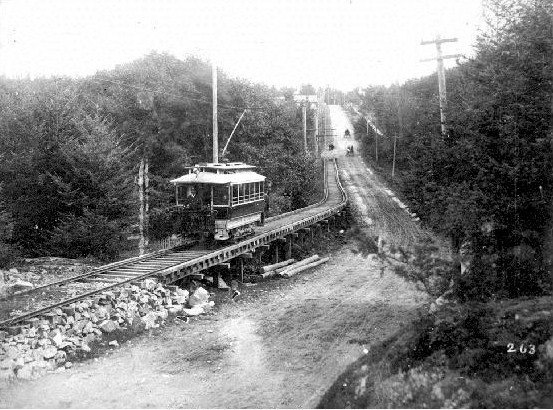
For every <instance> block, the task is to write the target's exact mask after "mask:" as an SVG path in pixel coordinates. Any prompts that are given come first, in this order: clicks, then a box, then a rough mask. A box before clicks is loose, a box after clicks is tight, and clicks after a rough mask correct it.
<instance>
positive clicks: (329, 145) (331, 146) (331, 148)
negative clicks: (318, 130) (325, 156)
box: [328, 143, 334, 151]
mask: <svg viewBox="0 0 553 410" xmlns="http://www.w3.org/2000/svg"><path fill="white" fill-rule="evenodd" d="M328 149H329V151H332V150H333V149H334V144H332V143H330V144H328Z"/></svg>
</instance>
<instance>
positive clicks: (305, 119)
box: [301, 101, 307, 154]
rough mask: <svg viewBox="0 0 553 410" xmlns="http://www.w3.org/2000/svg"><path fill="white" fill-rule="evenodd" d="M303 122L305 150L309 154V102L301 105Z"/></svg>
mask: <svg viewBox="0 0 553 410" xmlns="http://www.w3.org/2000/svg"><path fill="white" fill-rule="evenodd" d="M301 113H302V117H303V118H302V120H303V121H302V122H303V148H304V150H305V153H306V154H307V101H305V102H304V103H303V104H302V105H301Z"/></svg>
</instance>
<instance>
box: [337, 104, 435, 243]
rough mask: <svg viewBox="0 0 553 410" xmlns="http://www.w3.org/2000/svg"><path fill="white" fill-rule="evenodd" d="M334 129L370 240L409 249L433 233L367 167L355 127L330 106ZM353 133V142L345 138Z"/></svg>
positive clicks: (354, 205) (354, 203)
mask: <svg viewBox="0 0 553 410" xmlns="http://www.w3.org/2000/svg"><path fill="white" fill-rule="evenodd" d="M329 111H330V117H331V121H332V127H333V128H334V130H335V131H334V132H335V134H336V135H337V137H335V139H334V145H335V146H336V151H337V154H338V163H339V166H340V176H341V179H342V183H343V185H344V187H345V188H346V190H347V192H348V195H349V199H350V205H351V207H352V208H353V210H354V212H355V213H356V215H357V220H358V222H359V224H360V225H361V226H362V227H363V228H364V230H365V231H366V233H367V234H369V235H370V236H375V237H376V236H380V237H381V238H382V239H384V241H385V242H386V243H388V244H390V245H392V244H393V245H397V246H402V247H404V248H409V247H410V246H412V245H413V244H415V243H416V242H417V241H419V240H421V239H422V238H425V237H428V236H429V233H428V232H426V231H425V230H424V229H422V228H421V226H420V224H419V223H418V221H417V220H416V219H415V218H414V217H413V216H412V215H411V213H410V212H409V210H408V208H407V206H406V205H405V204H403V203H402V202H401V201H400V200H399V198H397V197H396V196H395V194H394V193H393V192H392V191H390V190H389V189H388V188H387V187H386V186H385V185H384V184H383V183H382V181H381V180H380V178H379V177H378V176H377V175H376V174H374V173H373V171H372V170H371V169H370V168H369V167H368V166H367V165H366V164H365V163H364V161H363V160H362V159H361V157H360V155H359V151H360V150H359V148H360V147H359V142H357V141H356V139H355V136H354V134H353V125H352V124H351V122H350V120H349V119H348V118H347V116H346V115H345V113H344V112H343V110H342V108H341V107H340V106H337V105H331V106H329ZM346 130H349V131H350V134H351V136H350V137H349V138H347V137H345V136H344V133H345V131H346ZM348 145H353V146H354V152H355V156H353V157H346V156H345V152H346V147H347V146H348Z"/></svg>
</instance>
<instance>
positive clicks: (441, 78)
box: [421, 34, 461, 137]
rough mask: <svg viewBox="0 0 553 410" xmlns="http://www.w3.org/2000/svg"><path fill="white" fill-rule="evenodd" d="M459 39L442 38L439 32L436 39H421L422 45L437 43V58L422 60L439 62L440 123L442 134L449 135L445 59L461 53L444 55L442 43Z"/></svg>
mask: <svg viewBox="0 0 553 410" xmlns="http://www.w3.org/2000/svg"><path fill="white" fill-rule="evenodd" d="M456 41H457V38H441V37H440V35H439V34H438V35H437V36H436V39H435V40H431V41H421V45H427V44H435V45H436V55H437V57H436V58H426V59H424V60H421V61H433V60H437V62H438V68H437V71H438V92H439V94H440V98H439V99H440V123H441V129H442V136H443V137H446V136H447V128H446V116H445V113H446V110H447V93H446V86H445V70H444V60H445V59H447V58H459V57H461V55H460V54H451V55H446V56H444V55H442V43H454V42H456Z"/></svg>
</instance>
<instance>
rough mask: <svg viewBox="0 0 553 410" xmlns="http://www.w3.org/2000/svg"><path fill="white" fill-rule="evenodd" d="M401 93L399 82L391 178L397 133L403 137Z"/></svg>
mask: <svg viewBox="0 0 553 410" xmlns="http://www.w3.org/2000/svg"><path fill="white" fill-rule="evenodd" d="M402 100H403V98H402V93H401V88H400V86H399V84H397V95H396V101H397V125H398V132H397V133H396V134H394V156H393V159H392V178H393V177H394V176H395V173H396V145H397V138H398V134H399V137H400V138H401V137H403V113H402V110H401V105H402V104H401V103H402Z"/></svg>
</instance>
